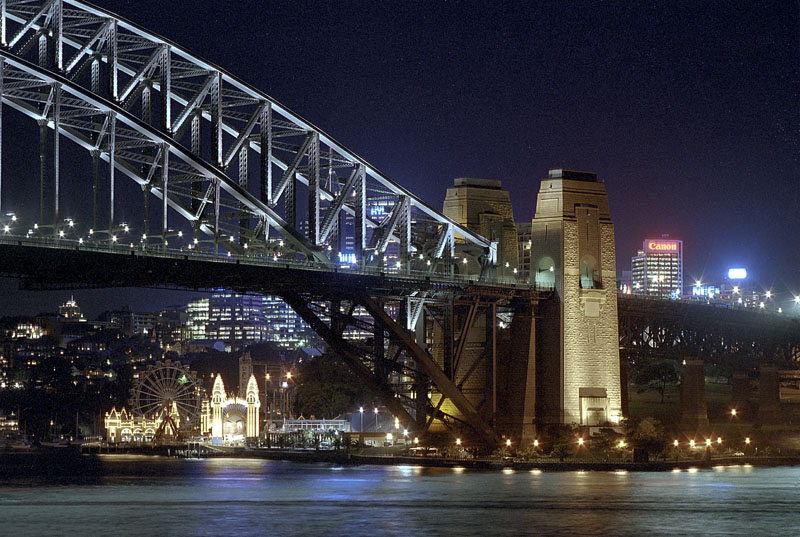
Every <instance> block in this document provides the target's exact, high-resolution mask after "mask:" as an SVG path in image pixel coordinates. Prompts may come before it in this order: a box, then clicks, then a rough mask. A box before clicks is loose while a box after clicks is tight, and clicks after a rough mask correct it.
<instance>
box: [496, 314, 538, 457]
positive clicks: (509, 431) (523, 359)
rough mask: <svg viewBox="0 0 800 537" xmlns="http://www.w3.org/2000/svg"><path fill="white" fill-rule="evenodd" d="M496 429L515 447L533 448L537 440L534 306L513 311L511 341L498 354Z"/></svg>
mask: <svg viewBox="0 0 800 537" xmlns="http://www.w3.org/2000/svg"><path fill="white" fill-rule="evenodd" d="M498 354H499V356H500V357H502V359H500V360H498V361H497V362H498V363H497V383H498V389H499V393H501V394H503V396H502V397H499V398H498V411H499V412H498V415H497V426H498V431H499V432H501V434H505V435H506V437H507V438H511V440H512V442H513V443H514V444H518V445H530V443H532V442H533V440H534V439H535V438H536V425H535V413H536V318H535V316H534V308H533V305H532V304H520V305H517V306H516V307H515V308H514V318H513V320H512V321H511V327H510V341H508V345H507V346H506V348H505V349H502V350H501V352H499V353H498Z"/></svg>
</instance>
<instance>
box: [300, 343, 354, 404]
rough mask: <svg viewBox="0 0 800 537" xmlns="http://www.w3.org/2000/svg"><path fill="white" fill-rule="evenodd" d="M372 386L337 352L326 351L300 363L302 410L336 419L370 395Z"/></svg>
mask: <svg viewBox="0 0 800 537" xmlns="http://www.w3.org/2000/svg"><path fill="white" fill-rule="evenodd" d="M367 393H368V388H367V387H366V386H365V385H364V384H363V383H362V382H361V381H360V379H359V378H358V377H357V376H356V375H355V374H353V373H352V372H351V371H350V369H349V367H348V366H347V365H346V364H345V363H344V362H343V361H342V360H341V359H340V358H339V357H338V356H337V355H335V354H323V355H322V356H318V357H316V358H312V359H311V360H307V361H304V362H303V363H302V364H300V375H299V378H298V387H297V403H296V405H297V406H296V408H297V410H298V412H299V413H300V414H302V415H304V416H312V415H313V416H317V417H320V418H333V417H336V416H338V415H340V414H343V413H345V412H350V411H352V410H353V409H354V408H356V407H357V406H359V404H363V403H364V401H365V400H366V399H367V398H368V397H367Z"/></svg>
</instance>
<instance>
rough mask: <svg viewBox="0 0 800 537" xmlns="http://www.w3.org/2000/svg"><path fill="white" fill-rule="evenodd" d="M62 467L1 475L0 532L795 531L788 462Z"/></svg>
mask: <svg viewBox="0 0 800 537" xmlns="http://www.w3.org/2000/svg"><path fill="white" fill-rule="evenodd" d="M64 470H65V471H64V475H62V476H61V478H59V479H58V480H55V481H54V480H53V479H52V478H48V479H44V478H34V477H29V476H16V477H10V478H6V477H4V476H3V475H2V474H0V520H1V521H2V525H1V527H0V533H1V534H3V535H14V536H17V537H25V536H39V535H65V534H79V533H80V534H85V535H90V536H95V535H97V536H99V535H109V534H111V535H122V534H124V535H131V536H139V535H142V536H145V535H147V536H153V535H192V536H195V535H197V536H205V535H208V536H219V535H322V534H326V535H403V536H409V535H423V534H427V535H467V536H469V535H475V536H478V535H481V536H482V535H509V536H510V535H525V534H540V535H554V534H560V535H587V534H593V535H597V534H606V535H657V534H663V535H676V534H705V535H707V534H719V535H730V534H742V533H753V534H772V535H778V534H790V533H792V532H793V531H794V530H793V528H790V526H788V525H787V524H788V523H789V521H790V520H793V519H794V517H795V513H796V505H797V504H798V503H800V488H799V487H798V484H800V468H794V467H781V468H753V467H751V466H749V465H742V466H732V467H715V468H713V469H711V470H698V469H697V468H694V469H690V470H689V471H677V472H675V471H672V472H660V473H640V472H626V471H613V472H591V471H584V472H547V471H545V472H542V471H539V470H531V471H530V472H520V471H517V472H515V471H512V470H510V469H506V470H503V471H495V472H490V471H473V470H467V469H465V468H461V467H459V468H425V467H420V466H410V465H403V466H345V467H343V466H334V465H329V464H297V463H290V462H275V461H263V460H242V459H206V460H177V459H160V458H152V457H104V458H103V459H102V462H101V464H100V466H99V468H95V469H94V474H93V475H88V472H87V471H85V469H82V468H77V469H74V470H70V469H64ZM54 482H57V486H54V485H53V483H54ZM790 530H791V531H790Z"/></svg>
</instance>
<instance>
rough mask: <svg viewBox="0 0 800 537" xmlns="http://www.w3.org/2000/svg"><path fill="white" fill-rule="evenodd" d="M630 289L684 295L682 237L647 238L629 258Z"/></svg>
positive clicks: (664, 295) (636, 292) (653, 295)
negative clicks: (675, 238) (673, 238)
mask: <svg viewBox="0 0 800 537" xmlns="http://www.w3.org/2000/svg"><path fill="white" fill-rule="evenodd" d="M631 284H632V289H631V292H632V294H634V295H637V296H647V297H651V298H662V299H669V298H673V299H679V298H680V297H681V296H682V295H683V241H679V240H671V239H669V235H662V237H661V238H660V239H646V240H645V241H644V243H643V244H642V249H641V250H639V252H638V253H637V254H636V256H634V257H633V258H632V259H631Z"/></svg>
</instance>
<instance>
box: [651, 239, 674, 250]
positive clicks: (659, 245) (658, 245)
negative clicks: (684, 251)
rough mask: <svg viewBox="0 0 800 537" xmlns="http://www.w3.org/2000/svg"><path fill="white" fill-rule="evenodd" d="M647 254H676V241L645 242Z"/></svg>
mask: <svg viewBox="0 0 800 537" xmlns="http://www.w3.org/2000/svg"><path fill="white" fill-rule="evenodd" d="M647 251H648V252H666V253H678V241H654V240H649V241H647Z"/></svg>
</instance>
